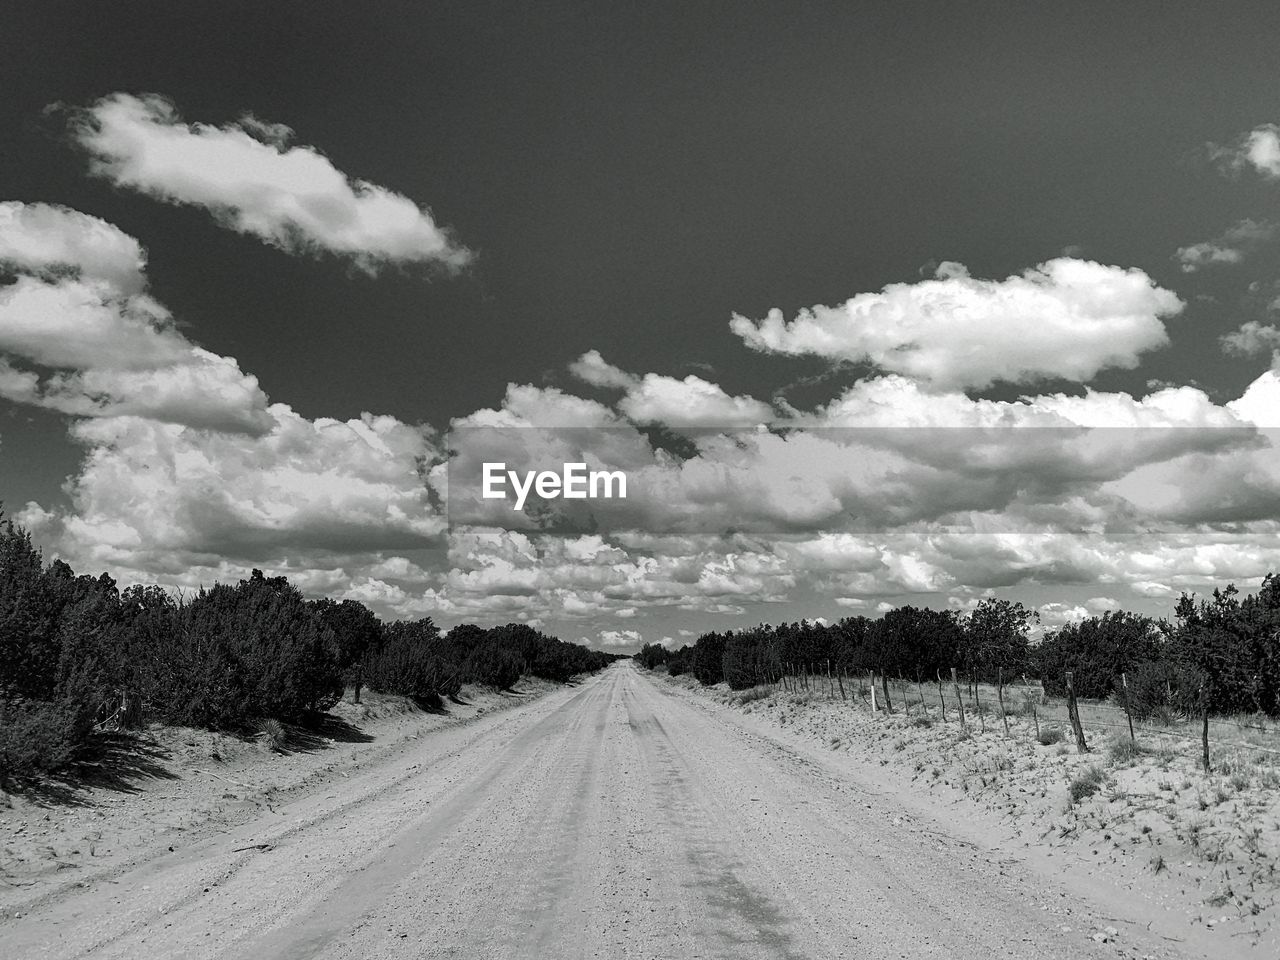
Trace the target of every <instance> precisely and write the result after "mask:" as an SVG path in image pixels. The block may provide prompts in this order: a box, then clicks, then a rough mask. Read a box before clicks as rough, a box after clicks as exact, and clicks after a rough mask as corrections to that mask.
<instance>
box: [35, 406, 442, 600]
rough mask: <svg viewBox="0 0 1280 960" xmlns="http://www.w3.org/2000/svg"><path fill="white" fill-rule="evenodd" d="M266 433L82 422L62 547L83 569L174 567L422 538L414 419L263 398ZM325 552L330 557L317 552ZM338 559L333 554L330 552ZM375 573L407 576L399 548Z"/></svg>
mask: <svg viewBox="0 0 1280 960" xmlns="http://www.w3.org/2000/svg"><path fill="white" fill-rule="evenodd" d="M271 413H272V416H273V421H274V425H273V427H272V429H271V430H270V432H268V433H266V434H264V435H262V436H247V435H244V434H236V433H222V432H215V431H208V430H196V429H192V428H190V427H184V426H180V425H177V424H171V423H161V422H157V421H155V420H148V419H144V418H140V417H117V418H112V419H104V420H84V421H80V422H78V423H76V424H75V425H74V426H73V427H72V437H73V438H74V439H75V440H77V441H78V442H80V443H82V444H84V445H85V447H86V450H87V452H86V457H85V461H84V464H83V466H82V467H81V470H80V473H79V475H78V476H77V477H76V478H75V479H74V481H73V482H72V484H71V486H70V488H69V492H70V494H71V497H72V501H73V504H74V509H73V510H72V511H71V512H70V513H69V514H68V515H66V516H59V517H53V516H49V517H47V518H45V521H44V524H43V526H44V527H45V528H46V531H48V532H49V533H54V531H53V530H50V529H49V528H50V527H52V526H53V525H54V524H55V522H56V526H57V530H56V544H57V547H58V549H59V551H60V552H61V553H62V554H63V555H64V556H68V557H73V558H75V560H76V561H77V562H78V563H79V564H81V565H84V566H86V567H87V568H89V569H101V568H103V567H106V568H107V569H112V570H116V569H123V570H130V571H136V572H139V573H143V574H149V575H153V576H154V575H160V574H163V575H180V574H183V573H185V571H186V569H187V568H188V567H195V568H199V567H202V566H207V565H209V564H217V563H218V562H219V561H221V560H224V559H230V560H232V561H239V562H241V563H246V562H257V563H260V564H261V563H269V564H274V565H277V566H278V565H282V564H289V563H291V562H292V561H291V559H290V558H294V559H297V558H300V557H305V556H310V557H311V558H312V559H313V560H314V561H316V563H317V564H318V566H319V567H320V568H324V569H333V568H335V567H337V566H344V565H346V566H350V561H349V560H347V559H346V558H351V557H358V556H359V555H362V554H373V553H375V552H377V551H395V550H397V549H399V550H403V549H406V548H414V547H422V546H425V545H427V544H428V543H430V542H431V541H432V540H433V538H435V537H437V536H438V535H439V534H440V533H441V531H442V529H443V526H444V523H443V520H442V519H441V517H440V516H439V514H438V512H437V511H436V509H435V508H434V507H433V506H432V504H431V502H430V497H429V496H428V493H427V489H426V485H425V483H424V482H423V479H422V478H421V477H420V476H419V475H418V473H417V472H416V469H415V464H416V462H417V461H418V460H419V458H423V457H429V456H431V455H433V448H432V440H431V438H430V436H429V435H427V434H426V433H424V432H423V431H422V430H420V429H418V428H414V427H410V426H407V425H405V424H403V423H401V422H400V421H398V420H395V419H394V418H391V417H374V416H370V415H367V414H366V415H365V416H364V417H362V418H361V419H359V420H351V421H347V422H345V423H344V422H341V421H337V420H326V419H320V420H315V421H311V420H306V419H304V418H303V417H300V416H298V415H297V414H296V413H294V412H293V411H292V410H290V409H289V408H288V407H287V406H284V405H283V404H276V405H274V406H273V407H272V408H271ZM325 556H327V557H329V558H330V560H328V561H325V560H323V559H321V558H322V557H325ZM332 558H337V559H336V560H335V559H332ZM371 562H372V563H374V564H376V565H375V566H373V567H372V568H371V569H370V570H369V571H368V573H369V575H371V576H372V575H379V576H383V577H393V576H395V575H396V574H397V573H398V574H400V578H401V579H413V577H414V575H415V571H414V569H413V568H412V566H410V565H407V564H405V565H403V566H400V565H398V564H396V563H395V561H394V558H393V559H390V560H382V559H381V558H379V557H375V558H373V560H372V561H371Z"/></svg>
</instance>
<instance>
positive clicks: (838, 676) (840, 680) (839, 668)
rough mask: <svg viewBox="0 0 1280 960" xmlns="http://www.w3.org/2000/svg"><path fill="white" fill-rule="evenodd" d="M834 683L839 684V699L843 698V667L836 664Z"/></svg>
mask: <svg viewBox="0 0 1280 960" xmlns="http://www.w3.org/2000/svg"><path fill="white" fill-rule="evenodd" d="M836 683H838V684H840V699H841V700H844V699H845V696H844V667H842V666H840V665H839V664H837V665H836Z"/></svg>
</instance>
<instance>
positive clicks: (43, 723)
mask: <svg viewBox="0 0 1280 960" xmlns="http://www.w3.org/2000/svg"><path fill="white" fill-rule="evenodd" d="M78 726H79V725H78V723H77V710H76V709H75V708H74V707H72V706H71V705H69V704H66V703H51V702H48V701H41V700H29V701H25V702H23V701H9V702H5V701H0V783H5V784H7V783H11V782H13V781H16V780H22V779H25V778H27V777H31V776H33V775H35V774H37V773H44V772H47V771H50V770H56V769H57V768H58V767H60V766H62V765H63V764H65V763H66V762H67V761H68V760H70V759H71V758H72V757H73V756H74V755H75V752H76V750H77V749H78V748H79V746H80V744H81V742H82V732H81V731H80V729H79V728H78Z"/></svg>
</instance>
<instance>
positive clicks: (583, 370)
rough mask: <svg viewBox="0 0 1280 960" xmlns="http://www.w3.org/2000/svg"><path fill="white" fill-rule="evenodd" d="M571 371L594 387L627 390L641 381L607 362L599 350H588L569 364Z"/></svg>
mask: <svg viewBox="0 0 1280 960" xmlns="http://www.w3.org/2000/svg"><path fill="white" fill-rule="evenodd" d="M569 372H570V373H572V374H573V375H574V376H575V377H577V378H578V379H579V380H581V381H583V382H584V383H589V384H591V385H592V386H593V387H606V388H610V389H617V390H626V389H628V388H630V387H633V386H635V384H636V383H638V382H639V378H638V377H636V376H635V375H634V374H630V373H627V372H626V371H625V370H622V369H620V368H618V367H615V366H614V365H613V364H611V363H607V362H606V361H605V359H604V357H602V356H601V355H600V351H599V350H588V351H587V352H586V353H584V354H583V355H582V356H580V357H579V358H578V359H577V360H575V361H573V363H571V364H569Z"/></svg>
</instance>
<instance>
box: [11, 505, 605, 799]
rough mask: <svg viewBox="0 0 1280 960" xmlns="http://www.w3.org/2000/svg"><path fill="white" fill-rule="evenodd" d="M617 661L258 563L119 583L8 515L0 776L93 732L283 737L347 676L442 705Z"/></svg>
mask: <svg viewBox="0 0 1280 960" xmlns="http://www.w3.org/2000/svg"><path fill="white" fill-rule="evenodd" d="M613 659H615V657H614V656H613V655H610V654H605V653H601V652H599V651H595V650H589V649H587V648H586V647H583V646H580V645H578V644H572V643H565V642H564V641H562V640H558V639H556V638H554V637H549V636H546V635H544V634H542V633H539V632H538V631H536V630H534V629H533V628H531V627H528V626H525V625H523V624H507V625H505V626H500V627H494V628H492V629H488V630H485V629H482V628H480V627H477V626H474V625H470V624H466V625H462V626H459V627H455V628H454V629H453V630H451V631H450V632H449V633H448V634H446V635H444V636H442V635H441V634H440V631H439V629H438V628H437V627H436V625H435V624H434V623H433V622H432V620H431V619H430V618H423V619H421V620H413V621H399V622H396V623H390V624H384V623H383V622H382V621H381V620H379V619H378V617H377V616H376V615H374V613H373V612H372V611H371V610H369V609H368V608H367V607H365V606H364V605H363V604H360V603H358V602H356V601H354V600H343V601H341V602H338V601H334V600H328V599H322V600H307V599H305V598H304V597H303V596H302V594H301V593H300V592H299V591H298V589H297V588H296V587H294V586H293V585H292V584H290V583H289V581H288V580H287V579H285V578H284V577H267V576H265V575H264V574H263V573H262V572H261V571H259V570H255V571H253V573H252V575H251V576H250V577H249V579H247V580H241V581H240V582H239V583H236V584H221V583H220V584H216V585H215V586H213V587H211V588H209V589H207V590H201V591H200V592H199V593H198V594H197V595H196V596H195V597H193V598H190V599H185V600H178V599H175V598H174V597H173V596H171V595H170V594H169V593H167V592H166V591H164V590H162V589H161V588H159V587H141V586H134V587H129V588H128V589H126V590H124V591H120V590H119V589H118V588H117V585H116V583H115V581H114V580H112V579H111V578H110V577H109V576H107V575H106V574H102V575H101V576H98V577H90V576H76V575H75V573H74V571H72V569H71V568H70V567H69V566H68V565H67V564H65V563H63V562H62V561H58V560H55V561H54V562H53V563H52V564H49V565H48V566H46V565H45V564H44V562H43V558H42V556H41V554H40V551H39V550H38V549H37V548H36V547H35V546H34V544H33V543H32V541H31V537H30V536H29V535H28V534H27V532H26V531H25V530H23V529H22V528H21V527H19V526H17V525H15V524H14V523H12V522H11V521H9V520H7V519H5V518H4V516H3V514H2V513H0V784H9V783H12V782H13V781H14V780H16V779H21V778H24V777H28V776H31V775H33V774H36V773H39V772H42V771H48V770H52V769H55V768H57V767H59V766H61V765H63V764H65V763H67V762H68V761H69V760H71V759H72V758H73V757H74V756H75V755H76V752H77V751H78V750H79V749H80V748H81V747H82V746H83V745H84V744H85V743H86V741H87V740H88V739H89V738H90V736H91V734H92V732H93V731H94V730H95V729H102V728H106V727H110V728H114V729H121V728H130V727H135V728H136V727H139V726H141V725H142V724H144V723H148V722H160V723H168V724H178V725H188V726H201V727H209V728H213V729H222V730H229V731H234V732H240V733H244V734H246V735H258V734H260V735H262V736H264V738H265V739H266V740H267V741H268V742H269V743H270V744H271V745H272V746H274V747H276V748H279V747H280V745H281V744H282V743H283V742H284V732H283V731H284V727H283V726H281V722H286V723H287V722H297V721H301V720H305V719H307V718H308V717H309V716H311V715H314V714H315V713H316V712H317V711H323V710H326V709H328V708H329V707H331V706H333V705H334V704H335V703H336V702H337V700H338V699H339V698H340V697H341V696H342V693H343V690H344V687H346V686H352V687H354V688H355V694H356V698H357V699H358V698H359V694H360V689H361V687H362V686H368V687H370V688H372V689H374V690H378V691H383V692H388V693H399V694H404V695H406V696H411V697H414V698H416V699H418V700H419V701H420V702H421V703H423V704H424V705H426V706H435V707H438V706H440V705H441V703H442V700H443V698H446V697H450V696H456V695H457V693H458V691H459V690H460V689H461V686H462V684H463V683H464V682H470V683H477V684H482V685H485V686H489V687H493V688H495V689H506V688H508V687H510V686H511V685H512V684H514V683H515V682H516V681H517V680H519V679H520V677H521V676H523V675H531V676H536V677H542V678H545V679H548V680H553V681H557V682H565V681H568V680H570V679H571V678H572V677H574V676H575V675H577V674H581V673H588V672H592V671H595V670H599V669H601V668H602V667H604V666H606V665H607V664H608V663H609V662H610V661H612V660H613Z"/></svg>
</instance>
